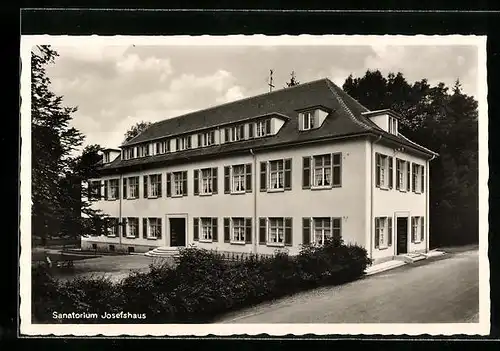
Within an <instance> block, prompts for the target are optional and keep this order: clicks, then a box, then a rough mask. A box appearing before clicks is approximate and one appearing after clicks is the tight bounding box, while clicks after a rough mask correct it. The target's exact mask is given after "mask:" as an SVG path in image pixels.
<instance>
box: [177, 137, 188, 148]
mask: <svg viewBox="0 0 500 351" xmlns="http://www.w3.org/2000/svg"><path fill="white" fill-rule="evenodd" d="M190 137H191V136H184V137H180V138H177V140H179V142H178V144H179V148H178V149H177V151H184V150H187V149H189V148H188V144H189V143H188V138H190Z"/></svg>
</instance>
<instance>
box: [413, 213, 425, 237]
mask: <svg viewBox="0 0 500 351" xmlns="http://www.w3.org/2000/svg"><path fill="white" fill-rule="evenodd" d="M412 218H414V219H415V220H412V223H411V224H412V226H413V227H412V228H411V229H412V230H411V235H415V236H414V237H413V238H412V239H413V240H412V241H413V243H414V244H421V243H422V242H423V241H424V233H423V232H422V230H421V229H422V218H423V217H422V216H413V217H412ZM414 233H415V234H414Z"/></svg>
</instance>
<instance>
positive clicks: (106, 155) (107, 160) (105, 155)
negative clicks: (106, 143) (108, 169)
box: [104, 151, 110, 163]
mask: <svg viewBox="0 0 500 351" xmlns="http://www.w3.org/2000/svg"><path fill="white" fill-rule="evenodd" d="M109 159H110V157H109V151H108V152H105V153H104V163H108V162H109Z"/></svg>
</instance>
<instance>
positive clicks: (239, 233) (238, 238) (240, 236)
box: [230, 217, 246, 244]
mask: <svg viewBox="0 0 500 351" xmlns="http://www.w3.org/2000/svg"><path fill="white" fill-rule="evenodd" d="M240 222H241V225H237V224H239V223H240ZM245 231H246V227H245V218H243V217H232V218H231V238H230V243H231V244H245Z"/></svg>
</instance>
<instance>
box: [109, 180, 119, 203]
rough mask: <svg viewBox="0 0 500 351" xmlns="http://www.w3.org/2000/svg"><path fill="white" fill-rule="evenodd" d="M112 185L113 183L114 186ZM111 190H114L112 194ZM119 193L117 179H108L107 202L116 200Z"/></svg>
mask: <svg viewBox="0 0 500 351" xmlns="http://www.w3.org/2000/svg"><path fill="white" fill-rule="evenodd" d="M113 183H115V184H116V186H113ZM113 189H115V192H114V194H113V191H112V190H113ZM119 191H120V180H119V179H118V178H115V179H109V180H108V200H117V199H118V194H119ZM113 195H114V196H113Z"/></svg>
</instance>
